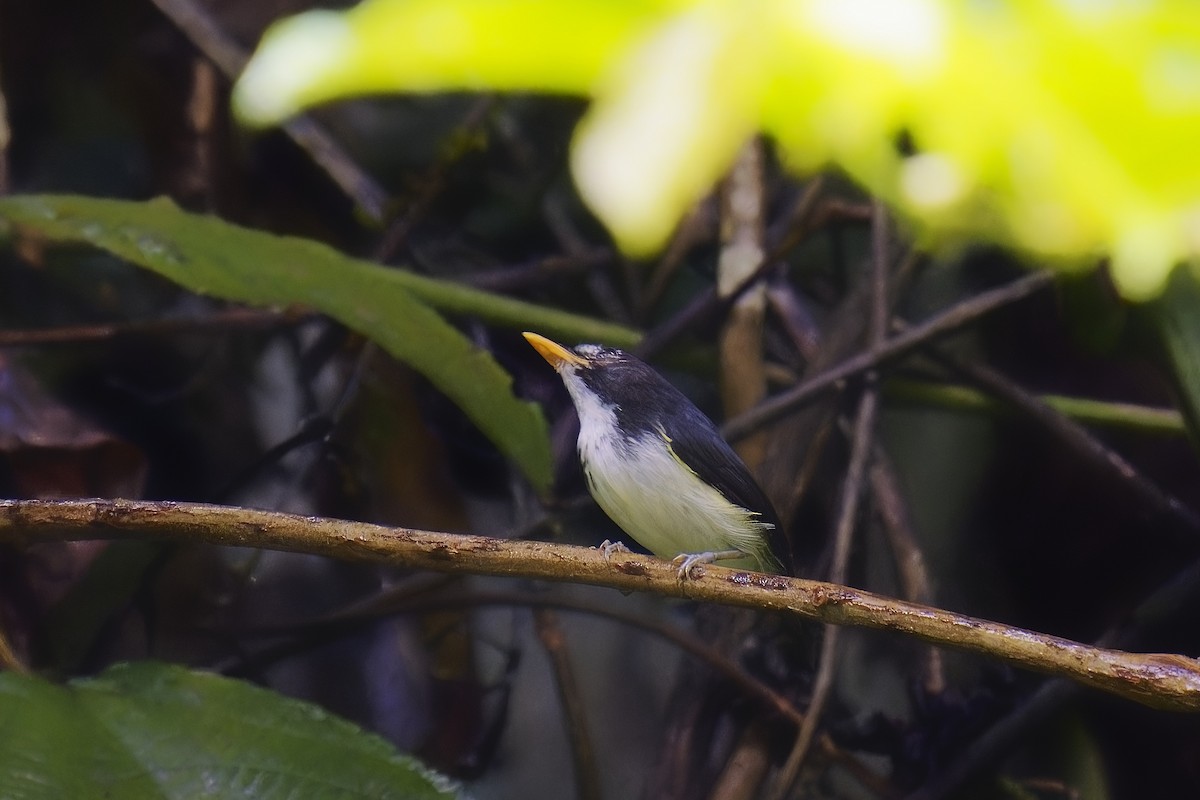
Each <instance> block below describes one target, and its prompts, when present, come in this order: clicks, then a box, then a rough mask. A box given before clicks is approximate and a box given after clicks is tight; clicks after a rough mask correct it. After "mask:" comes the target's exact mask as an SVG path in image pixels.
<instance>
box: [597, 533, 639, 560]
mask: <svg viewBox="0 0 1200 800" xmlns="http://www.w3.org/2000/svg"><path fill="white" fill-rule="evenodd" d="M597 549H598V550H599V551H600V553H601V554H602V555H603V556H604V563H605V564H609V563H611V562H612V557H613V554H614V553H630V552H633V551H631V550H630V549H629V548H628V547H626V546H625V543H624V542H621V541H616V542H611V541H609V540H608V539H605V540H604V541H603V542H601V543H600V547H599V548H597Z"/></svg>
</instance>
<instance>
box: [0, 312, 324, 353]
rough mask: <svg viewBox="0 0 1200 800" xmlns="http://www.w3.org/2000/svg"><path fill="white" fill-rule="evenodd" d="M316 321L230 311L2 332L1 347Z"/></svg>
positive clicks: (291, 314)
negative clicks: (187, 316)
mask: <svg viewBox="0 0 1200 800" xmlns="http://www.w3.org/2000/svg"><path fill="white" fill-rule="evenodd" d="M315 318H316V315H310V314H308V313H306V312H298V313H297V312H291V311H284V312H282V313H281V312H279V311H268V310H262V309H257V308H227V309H222V310H218V311H213V312H212V313H210V314H206V315H204V316H203V317H190V318H179V319H159V320H148V321H144V322H110V323H107V324H102V325H67V326H64V327H61V328H32V329H24V330H0V347H22V346H27V345H47V344H79V343H80V342H102V341H107V340H109V339H115V338H117V337H120V336H174V335H178V334H191V333H201V334H222V333H227V332H229V331H233V330H260V329H261V330H265V329H270V328H275V327H281V326H286V325H294V324H297V323H300V322H304V321H306V320H308V319H315Z"/></svg>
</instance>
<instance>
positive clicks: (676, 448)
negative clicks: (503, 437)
mask: <svg viewBox="0 0 1200 800" xmlns="http://www.w3.org/2000/svg"><path fill="white" fill-rule="evenodd" d="M524 336H525V339H526V340H527V341H528V342H529V343H530V344H531V345H532V346H533V348H534V349H535V350H537V352H538V353H539V354H540V355H541V356H542V358H544V359H546V361H548V362H549V363H550V365H551V366H552V367H554V369H555V370H556V371H557V372H558V374H559V376H560V377H561V378H562V381H563V383H564V384H565V385H566V387H567V393H568V394H569V395H570V397H571V401H572V402H573V404H574V405H575V410H576V411H577V412H578V414H579V438H578V441H577V447H578V451H579V458H580V460H581V462H582V464H583V472H584V475H585V477H586V479H587V485H588V490H589V491H590V492H591V495H592V497H593V498H595V500H596V503H597V505H599V506H600V508H602V509H603V510H604V512H605V513H606V514H608V516H609V517H610V518H611V519H612V520H613V522H615V523H616V524H617V525H618V526H619V527H620V528H621V529H622V530H623V531H624V532H625V533H626V534H628V535H629V536H630V537H632V538H633V539H634V540H635V541H636V542H637V543H638V544H640V545H642V546H643V547H645V548H646V549H647V550H649V551H650V552H651V553H654V554H655V555H656V556H659V557H660V558H665V559H673V560H674V561H675V562H676V563H677V564H679V565H680V566H679V577H680V579H683V578H685V577H695V576H696V573H695V571H694V570H695V568H696V567H697V566H698V565H700V564H704V563H711V562H714V561H721V562H723V563H726V564H727V565H728V566H730V567H733V568H736V569H748V570H755V571H758V572H767V573H775V574H782V573H784V572H785V569H784V566H783V562H784V560H786V558H785V556H784V552H785V550H786V548H785V547H784V546H783V541H784V540H783V537H782V532H781V530H780V527H779V518H778V515H777V514H776V513H775V509H774V508H773V507H772V506H771V502H770V500H768V499H767V497H766V495H765V494H764V493H763V491H762V489H761V488H760V487H759V486H758V484H757V483H755V481H754V478H753V477H752V476H751V475H750V470H749V469H748V468H747V467H746V465H745V463H744V462H743V461H742V460H741V459H740V458H739V457H738V456H737V454H736V453H735V452H734V451H733V448H731V447H730V446H729V444H728V443H727V442H726V441H725V440H724V439H723V438H722V437H721V433H720V431H718V430H717V426H716V425H714V424H713V422H712V420H710V419H709V418H708V417H707V416H705V415H704V413H703V412H702V411H700V409H698V408H696V406H695V405H694V404H693V403H692V401H691V400H689V399H688V398H687V397H686V396H684V394H683V393H682V392H680V391H679V390H678V389H676V388H675V387H674V386H672V385H671V384H670V382H668V381H667V380H666V379H665V378H664V377H662V376H661V375H660V374H659V373H658V372H656V371H655V370H654V369H653V368H652V367H651V366H650V365H648V364H646V363H645V362H643V361H641V360H640V359H638V358H637V357H635V356H633V355H630V354H629V353H627V352H625V351H623V350H618V349H615V348H611V347H602V346H600V345H596V344H580V345H577V346H575V347H573V348H568V347H564V346H563V345H561V344H559V343H557V342H555V341H552V340H551V339H547V338H546V337H545V336H542V335H540V334H537V333H531V332H528V331H526V332H525V333H524ZM621 548H622V545H621V544H620V543H617V544H616V545H613V544H610V543H608V542H606V543H605V550H604V552H605V556H606V557H609V556H611V553H612V551H613V550H614V549H621Z"/></svg>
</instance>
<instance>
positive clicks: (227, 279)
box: [0, 196, 637, 489]
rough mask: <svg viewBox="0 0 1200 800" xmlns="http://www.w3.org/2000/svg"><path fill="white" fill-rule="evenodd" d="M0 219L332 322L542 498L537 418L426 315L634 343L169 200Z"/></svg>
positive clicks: (602, 327)
mask: <svg viewBox="0 0 1200 800" xmlns="http://www.w3.org/2000/svg"><path fill="white" fill-rule="evenodd" d="M4 219H8V220H10V221H11V222H13V223H16V224H18V225H20V226H21V228H22V229H23V230H25V231H27V232H31V233H35V234H36V235H38V236H41V237H43V238H45V239H47V240H49V241H52V242H86V243H88V244H91V245H94V246H96V247H98V248H101V249H103V250H107V251H109V252H111V253H113V254H114V255H117V256H119V257H121V258H124V259H126V260H128V261H130V262H131V263H134V264H138V265H140V266H143V267H146V268H148V269H151V270H154V271H155V272H157V273H159V274H161V275H163V276H165V277H167V278H169V279H170V280H172V281H175V282H177V283H179V284H181V285H183V286H186V287H188V288H189V289H192V290H193V291H196V292H201V293H203V294H210V295H215V296H217V297H222V298H226V299H229V300H238V301H241V302H246V303H253V304H258V305H287V304H293V303H295V304H301V305H305V306H310V307H312V308H315V309H317V310H319V311H322V312H324V313H326V314H328V315H329V316H331V317H334V318H335V319H337V320H339V321H341V322H342V323H344V324H345V325H347V326H348V327H350V328H353V329H354V330H356V331H358V332H360V333H362V334H363V335H365V336H367V337H369V338H370V339H372V340H373V341H375V342H378V343H379V344H380V345H381V346H382V347H383V348H384V349H385V350H387V351H388V352H389V353H391V354H392V355H393V356H395V357H396V358H398V359H400V360H401V361H403V362H405V363H406V364H409V365H411V366H412V367H413V368H414V369H416V370H418V371H419V372H420V373H421V374H423V375H425V376H426V377H427V378H428V379H429V380H430V381H431V382H432V383H433V384H434V385H435V386H437V388H438V389H440V390H441V391H442V392H444V393H445V394H446V396H447V397H449V398H450V399H451V400H452V401H454V402H455V403H456V404H458V406H459V407H460V408H462V410H463V411H464V412H465V413H466V414H467V416H468V417H470V418H471V420H472V421H473V422H474V423H475V424H476V425H477V426H479V429H480V430H481V431H483V433H484V434H485V435H487V436H488V438H490V439H491V440H492V441H493V442H495V443H496V445H497V446H498V447H499V448H500V449H501V450H502V451H503V452H504V453H505V454H506V455H508V456H509V457H511V458H512V459H513V461H514V462H516V464H517V465H518V466H519V467H520V468H521V470H522V471H523V472H524V474H525V475H526V476H527V477H528V478H529V480H530V481H531V482H532V483H533V484H534V485H535V486H537V487H538V488H539V489H544V488H545V487H547V486H548V485H549V483H550V478H551V474H550V473H551V465H550V447H549V440H548V436H547V431H546V423H545V419H544V418H543V416H542V413H541V410H540V409H539V408H538V407H537V406H536V405H535V404H533V403H529V402H525V401H523V400H519V399H518V398H516V397H515V396H514V395H513V392H512V378H511V376H509V374H508V373H507V372H506V371H505V370H504V369H503V368H501V367H500V365H498V364H497V363H496V362H495V360H494V359H493V358H492V357H491V355H490V354H489V353H488V352H487V351H485V350H482V349H480V348H478V347H476V346H474V345H473V344H472V343H471V342H470V341H469V340H468V339H467V338H466V337H465V336H464V335H463V334H462V333H461V332H459V331H458V330H457V329H456V328H455V327H454V326H452V325H450V324H449V323H448V322H446V320H444V319H443V318H442V317H441V316H440V315H439V314H438V312H437V311H435V310H434V307H436V308H440V309H442V310H444V311H448V312H451V313H468V314H474V315H478V316H479V317H481V318H483V319H485V320H488V321H491V322H496V323H498V324H503V325H509V326H513V327H521V328H530V329H532V330H538V331H541V332H544V333H547V335H556V334H557V335H560V336H564V337H565V338H567V339H568V340H570V339H576V340H578V339H584V340H589V341H603V342H607V343H610V344H614V345H617V346H630V345H631V344H632V343H634V342H635V341H636V340H637V334H636V333H634V332H633V331H630V330H629V329H627V328H621V327H620V326H616V325H608V324H605V323H599V322H592V321H588V320H582V319H581V318H579V317H575V316H572V315H569V314H565V313H563V312H561V311H555V310H552V309H545V308H541V307H539V306H535V305H532V304H529V303H522V302H519V301H515V300H510V299H508V298H503V297H497V296H495V295H491V294H488V293H486V292H480V291H476V290H472V289H469V288H466V287H461V286H455V285H453V284H449V283H445V282H442V281H436V280H432V279H430V278H425V277H422V276H418V275H413V274H412V273H409V272H405V271H403V270H398V269H387V268H384V267H381V266H379V265H376V264H372V263H369V262H365V261H359V260H356V259H352V258H349V257H347V256H345V255H342V254H341V253H338V252H337V251H335V250H333V249H332V248H330V247H327V246H325V245H323V244H320V243H318V242H313V241H309V240H306V239H299V238H294V237H286V236H274V235H271V234H267V233H263V232H261V231H254V230H249V229H247V228H241V227H238V226H236V225H231V224H229V223H227V222H224V221H222V220H219V219H217V218H215V217H210V216H204V215H199V214H191V213H187V212H185V211H182V210H181V209H179V208H178V207H176V206H175V205H174V204H172V203H170V202H169V201H166V200H155V201H151V202H148V203H136V202H128V201H122V200H103V199H97V198H88V197H74V196H36V197H32V196H30V197H20V196H17V197H9V198H0V221H2V220H4ZM581 323H584V324H582V325H581Z"/></svg>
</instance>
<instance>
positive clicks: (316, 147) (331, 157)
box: [154, 0, 388, 225]
mask: <svg viewBox="0 0 1200 800" xmlns="http://www.w3.org/2000/svg"><path fill="white" fill-rule="evenodd" d="M154 5H156V6H158V8H159V10H160V11H162V13H163V14H165V15H166V16H167V18H168V19H170V20H171V22H173V23H174V24H175V27H177V28H179V30H181V31H183V34H184V35H185V36H187V37H188V39H190V40H191V42H192V44H194V45H195V46H196V48H197V49H198V50H199V51H200V52H201V53H204V55H205V56H207V57H208V58H209V59H210V60H211V61H212V62H213V63H214V64H216V65H217V67H218V68H219V69H220V70H221V72H222V73H224V75H225V77H226V78H228V79H229V80H234V79H236V78H237V77H238V75H240V74H241V73H242V70H243V69H245V67H246V62H247V61H248V60H249V56H248V55H247V54H246V51H245V50H243V49H242V46H241V45H240V44H238V43H237V42H236V41H235V40H234V39H233V37H231V36H230V35H229V34H227V33H226V32H225V31H224V30H222V28H221V26H220V25H219V24H218V22H217V20H216V19H214V18H213V16H212V15H211V14H209V12H208V11H207V10H206V9H204V8H201V7H200V6H199V5H197V4H196V3H194V2H192V0H154ZM283 129H284V131H285V132H286V133H287V135H288V136H289V137H290V138H291V140H292V141H293V142H295V143H296V144H297V145H299V146H300V147H301V148H302V149H303V150H304V151H305V152H307V153H308V155H309V157H310V158H311V159H312V160H313V161H314V162H315V163H316V164H317V166H319V167H320V168H321V169H323V170H324V171H325V173H326V174H327V175H329V177H330V178H332V179H333V182H334V183H336V184H337V185H338V186H339V187H340V188H341V190H342V191H343V192H345V194H346V196H348V197H349V198H350V199H351V200H353V201H354V202H355V203H357V204H358V207H359V208H361V209H362V211H363V213H365V214H366V215H367V216H368V217H370V218H371V219H372V220H373V221H374V222H375V223H377V224H379V225H382V224H383V222H384V220H385V218H386V215H387V205H388V193H387V192H386V191H384V189H383V187H382V186H380V185H379V184H378V183H377V182H376V181H375V179H374V178H372V177H371V176H370V175H368V174H367V173H366V172H364V171H363V170H362V168H361V167H359V166H358V164H356V163H355V162H354V161H353V159H351V158H350V157H349V156H348V155H346V152H345V151H344V150H343V149H342V147H341V145H339V144H338V143H337V142H336V141H334V140H333V137H331V136H330V135H329V133H328V132H327V131H326V130H325V129H324V128H322V127H321V126H320V125H318V124H317V123H316V122H314V121H313V120H312V119H311V118H309V117H303V116H300V117H295V118H293V119H292V120H291V121H290V122H288V123H287V124H285V125H284V126H283Z"/></svg>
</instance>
